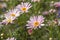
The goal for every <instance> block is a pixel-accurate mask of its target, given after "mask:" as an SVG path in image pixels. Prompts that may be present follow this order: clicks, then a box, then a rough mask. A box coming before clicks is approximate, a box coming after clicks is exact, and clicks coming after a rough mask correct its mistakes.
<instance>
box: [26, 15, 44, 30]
mask: <svg viewBox="0 0 60 40" xmlns="http://www.w3.org/2000/svg"><path fill="white" fill-rule="evenodd" d="M27 22H28V24H27V25H26V26H28V27H27V28H32V29H36V28H41V26H42V23H43V22H44V17H43V16H33V17H31V18H30V20H29V21H27Z"/></svg>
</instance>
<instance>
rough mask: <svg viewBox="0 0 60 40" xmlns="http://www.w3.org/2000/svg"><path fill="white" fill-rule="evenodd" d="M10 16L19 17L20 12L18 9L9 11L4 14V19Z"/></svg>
mask: <svg viewBox="0 0 60 40" xmlns="http://www.w3.org/2000/svg"><path fill="white" fill-rule="evenodd" d="M8 16H11V17H12V18H16V17H18V16H20V11H18V9H13V10H9V11H8V13H6V14H5V17H8Z"/></svg>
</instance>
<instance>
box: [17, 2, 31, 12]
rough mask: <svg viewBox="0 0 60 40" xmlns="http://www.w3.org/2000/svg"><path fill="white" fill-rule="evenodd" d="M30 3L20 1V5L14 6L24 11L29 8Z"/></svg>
mask: <svg viewBox="0 0 60 40" xmlns="http://www.w3.org/2000/svg"><path fill="white" fill-rule="evenodd" d="M31 7H32V6H31V3H28V2H26V3H23V2H22V3H21V4H20V5H18V6H17V7H16V8H17V9H19V10H20V11H21V12H22V13H24V12H28V10H29V9H30V8H31Z"/></svg>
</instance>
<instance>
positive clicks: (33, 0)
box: [31, 0, 40, 2]
mask: <svg viewBox="0 0 60 40" xmlns="http://www.w3.org/2000/svg"><path fill="white" fill-rule="evenodd" d="M31 1H32V2H40V0H31Z"/></svg>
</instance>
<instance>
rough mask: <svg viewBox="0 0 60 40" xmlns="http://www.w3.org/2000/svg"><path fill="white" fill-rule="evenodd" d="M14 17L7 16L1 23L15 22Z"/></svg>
mask: <svg viewBox="0 0 60 40" xmlns="http://www.w3.org/2000/svg"><path fill="white" fill-rule="evenodd" d="M13 20H14V19H13V18H12V17H11V16H8V17H6V18H5V19H4V20H2V22H0V24H6V25H7V24H8V23H13Z"/></svg>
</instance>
